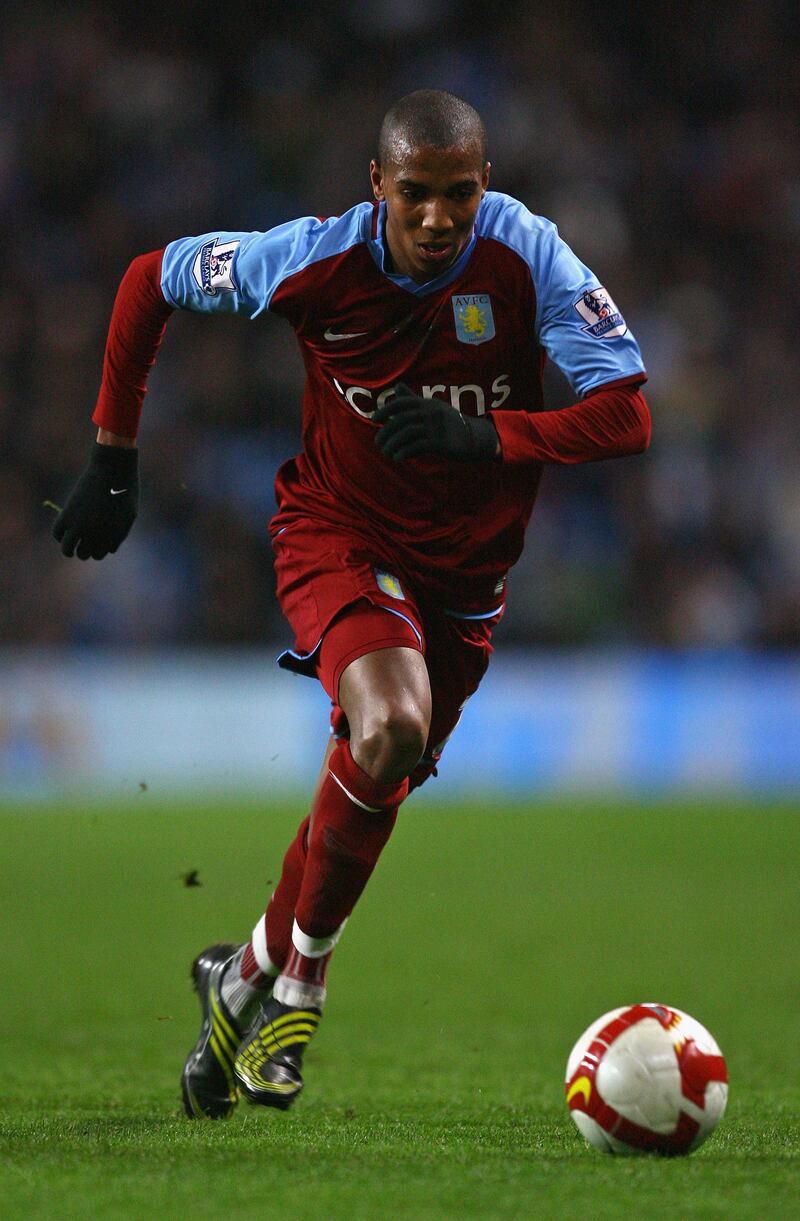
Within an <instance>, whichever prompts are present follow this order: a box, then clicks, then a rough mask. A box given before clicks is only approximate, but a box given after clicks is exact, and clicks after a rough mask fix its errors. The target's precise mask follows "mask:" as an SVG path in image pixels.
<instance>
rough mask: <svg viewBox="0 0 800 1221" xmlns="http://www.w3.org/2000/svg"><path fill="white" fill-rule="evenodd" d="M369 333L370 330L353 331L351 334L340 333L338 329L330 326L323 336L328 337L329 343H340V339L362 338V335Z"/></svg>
mask: <svg viewBox="0 0 800 1221" xmlns="http://www.w3.org/2000/svg"><path fill="white" fill-rule="evenodd" d="M368 334H369V332H368V331H353V332H352V333H351V334H349V335H340V334H339V332H338V331H332V330H331V329H330V328H328V330H327V331H326V332H325V334H324V335H323V336H322V338H323V339H327V341H328V343H338V342H339V340H340V339H360V338H361V336H362V335H368Z"/></svg>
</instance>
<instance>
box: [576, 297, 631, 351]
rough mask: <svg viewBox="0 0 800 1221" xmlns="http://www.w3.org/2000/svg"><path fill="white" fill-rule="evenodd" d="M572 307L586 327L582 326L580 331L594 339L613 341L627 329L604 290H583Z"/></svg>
mask: <svg viewBox="0 0 800 1221" xmlns="http://www.w3.org/2000/svg"><path fill="white" fill-rule="evenodd" d="M573 305H574V307H575V309H576V310H577V311H578V313H579V314H580V316H581V318H583V319H584V320H585V321H586V326H582V327H581V330H582V331H585V332H586V333H587V334H588V335H592V336H594V338H595V339H614V338H615V337H616V336H617V335H624V334H625V332H626V331H627V329H628V327H627V324H626V322H625V319H624V318H623V317H622V314H621V313H620V312H619V310H618V309H617V307H616V305H615V304H614V302H613V301H612V300H611V298H610V297H609V295H608V293H607V292H606V290H605V289H604V288H592V289H588V288H587V289H584V291H583V292H582V293H581V295H580V297H579V298H578V300H577V301H573Z"/></svg>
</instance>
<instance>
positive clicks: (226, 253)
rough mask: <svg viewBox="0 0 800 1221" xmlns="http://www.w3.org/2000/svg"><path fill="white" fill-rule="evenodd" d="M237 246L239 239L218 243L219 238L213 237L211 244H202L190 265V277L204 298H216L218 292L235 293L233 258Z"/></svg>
mask: <svg viewBox="0 0 800 1221" xmlns="http://www.w3.org/2000/svg"><path fill="white" fill-rule="evenodd" d="M239 244H240V243H239V238H236V239H235V240H234V241H231V242H220V240H219V238H218V237H215V238H214V240H213V242H204V243H203V245H202V246H201V247H200V249H199V250H198V252H197V254H196V255H195V259H194V263H193V264H192V275H193V276H194V279H195V282H196V283H197V286H198V287H199V288H202V290H203V292H204V293H205V294H206V296H208V297H216V295H217V293H218V292H235V291H236V287H237V285H236V281H235V280H234V278H233V256H234V255H235V253H236V248H237V246H238V245H239Z"/></svg>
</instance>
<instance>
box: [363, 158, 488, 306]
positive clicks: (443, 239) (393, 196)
mask: <svg viewBox="0 0 800 1221" xmlns="http://www.w3.org/2000/svg"><path fill="white" fill-rule="evenodd" d="M490 168H491V167H490V165H489V162H488V161H487V162H485V163H484V162H483V161H482V160H481V155H480V149H479V148H478V146H477V145H473V146H472V147H470V148H448V149H441V148H427V147H423V148H406V149H403V150H402V151H401V152H400V153H399V154H398V156H397V162H396V163H395V162H388V163H387V164H386V165H383V166H380V165H378V163H377V162H376V161H373V162H372V164H371V165H370V176H371V178H372V189H373V191H374V193H375V198H376V199H381V200H385V201H386V241H387V243H388V246H389V254H390V255H391V256H392V262H393V263H394V268H395V271H396V272H399V273H400V274H401V275H406V276H410V277H411V279H412V280H416V282H417V283H418V284H424V283H425V281H426V280H432V279H434V277H436V276H438V275H441V273H442V272H443V271H445V270H446V269H447V268H448V267H450V266H451V265H452V264H453V263H455V261H456V259H457V258H458V256H459V255H460V254H461V252H462V251H463V249H464V247H465V246H466V245H467V244H468V242H469V240H470V238H471V237H472V229H473V226H474V224H475V214H476V213H477V211H478V205H479V204H480V202H481V200H482V199H483V196H484V194H485V193H486V188H487V186H488V185H489V170H490Z"/></svg>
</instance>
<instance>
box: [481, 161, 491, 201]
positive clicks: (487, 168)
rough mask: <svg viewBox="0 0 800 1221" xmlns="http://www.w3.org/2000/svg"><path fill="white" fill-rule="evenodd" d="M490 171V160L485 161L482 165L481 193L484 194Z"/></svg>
mask: <svg viewBox="0 0 800 1221" xmlns="http://www.w3.org/2000/svg"><path fill="white" fill-rule="evenodd" d="M491 172H492V163H491V161H487V162H486V165H485V166H484V167H483V174H482V176H481V195H484V194H485V193H486V189H487V187H488V186H489V175H490V174H491Z"/></svg>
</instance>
